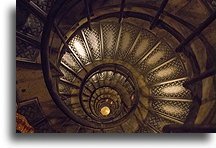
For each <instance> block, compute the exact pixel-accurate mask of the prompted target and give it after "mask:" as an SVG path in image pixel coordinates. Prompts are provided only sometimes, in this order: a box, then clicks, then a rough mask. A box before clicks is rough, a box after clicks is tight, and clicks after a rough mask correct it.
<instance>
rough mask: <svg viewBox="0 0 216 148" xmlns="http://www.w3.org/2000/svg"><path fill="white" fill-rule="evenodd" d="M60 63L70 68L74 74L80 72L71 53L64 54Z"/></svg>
mask: <svg viewBox="0 0 216 148" xmlns="http://www.w3.org/2000/svg"><path fill="white" fill-rule="evenodd" d="M61 62H62V63H64V64H65V65H67V66H68V67H70V68H71V69H72V70H73V71H74V72H78V71H80V70H81V67H80V65H79V64H78V63H77V62H76V60H75V58H74V57H73V55H72V54H71V53H68V52H66V53H65V54H64V56H63V57H62V59H61Z"/></svg>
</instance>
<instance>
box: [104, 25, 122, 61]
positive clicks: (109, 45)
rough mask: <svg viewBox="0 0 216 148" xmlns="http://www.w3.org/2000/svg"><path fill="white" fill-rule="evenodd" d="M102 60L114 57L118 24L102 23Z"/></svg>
mask: <svg viewBox="0 0 216 148" xmlns="http://www.w3.org/2000/svg"><path fill="white" fill-rule="evenodd" d="M101 26H102V33H103V51H104V58H112V57H114V53H115V48H116V42H115V41H116V40H117V38H118V32H119V26H120V25H119V24H117V23H102V24H101Z"/></svg>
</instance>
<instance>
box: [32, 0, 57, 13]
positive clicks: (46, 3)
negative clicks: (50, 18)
mask: <svg viewBox="0 0 216 148" xmlns="http://www.w3.org/2000/svg"><path fill="white" fill-rule="evenodd" d="M31 1H33V2H34V3H35V4H36V5H37V6H38V7H40V8H41V9H42V10H44V11H45V12H47V13H48V12H49V10H50V9H51V7H52V5H53V4H54V2H55V1H56V0H31Z"/></svg>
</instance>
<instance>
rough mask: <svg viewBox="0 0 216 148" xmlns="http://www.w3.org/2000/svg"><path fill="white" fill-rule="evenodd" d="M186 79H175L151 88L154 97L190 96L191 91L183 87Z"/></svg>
mask: <svg viewBox="0 0 216 148" xmlns="http://www.w3.org/2000/svg"><path fill="white" fill-rule="evenodd" d="M185 81H186V80H175V81H172V82H167V83H165V84H159V85H156V86H153V87H152V88H151V93H152V95H153V97H169V98H190V91H189V90H188V89H186V88H184V87H183V83H184V82H185Z"/></svg>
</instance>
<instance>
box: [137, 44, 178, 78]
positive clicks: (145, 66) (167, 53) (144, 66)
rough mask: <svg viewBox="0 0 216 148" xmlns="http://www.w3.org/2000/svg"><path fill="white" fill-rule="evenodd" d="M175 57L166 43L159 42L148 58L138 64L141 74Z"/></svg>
mask: <svg viewBox="0 0 216 148" xmlns="http://www.w3.org/2000/svg"><path fill="white" fill-rule="evenodd" d="M174 56H175V53H174V51H173V50H172V49H171V48H170V46H169V45H168V44H167V43H166V42H164V41H163V42H161V44H159V45H158V47H156V48H155V50H153V51H152V52H151V53H150V54H148V56H147V57H146V58H145V59H143V60H142V61H141V62H140V63H138V67H139V68H140V69H141V72H142V73H143V74H145V73H146V72H147V71H149V70H151V69H153V68H154V67H156V66H159V65H161V64H163V63H164V62H166V61H167V60H169V59H171V58H173V57H174Z"/></svg>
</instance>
